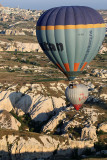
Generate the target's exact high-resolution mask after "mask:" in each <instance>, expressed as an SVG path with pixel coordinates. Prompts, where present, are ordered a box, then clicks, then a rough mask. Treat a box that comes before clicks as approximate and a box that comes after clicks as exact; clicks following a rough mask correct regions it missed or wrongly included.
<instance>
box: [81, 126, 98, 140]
mask: <svg viewBox="0 0 107 160" xmlns="http://www.w3.org/2000/svg"><path fill="white" fill-rule="evenodd" d="M81 139H82V140H93V141H98V139H97V135H96V127H95V126H87V127H85V128H83V129H82V132H81Z"/></svg>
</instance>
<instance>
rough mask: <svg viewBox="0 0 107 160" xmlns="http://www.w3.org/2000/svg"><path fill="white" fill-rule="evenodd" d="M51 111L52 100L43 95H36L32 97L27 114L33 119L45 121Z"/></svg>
mask: <svg viewBox="0 0 107 160" xmlns="http://www.w3.org/2000/svg"><path fill="white" fill-rule="evenodd" d="M52 111H53V104H52V100H51V98H49V97H44V96H43V95H36V96H35V97H34V98H33V101H32V105H31V107H30V108H29V114H30V116H31V118H32V119H33V120H35V121H40V122H43V121H46V120H47V119H48V117H49V115H50V114H51V112H52Z"/></svg>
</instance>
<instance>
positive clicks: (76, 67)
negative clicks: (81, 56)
mask: <svg viewBox="0 0 107 160" xmlns="http://www.w3.org/2000/svg"><path fill="white" fill-rule="evenodd" d="M79 65H80V63H74V71H78V67H79Z"/></svg>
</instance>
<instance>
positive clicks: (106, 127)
mask: <svg viewBox="0 0 107 160" xmlns="http://www.w3.org/2000/svg"><path fill="white" fill-rule="evenodd" d="M100 130H102V131H103V132H107V122H104V123H101V124H100V125H99V127H98V131H100Z"/></svg>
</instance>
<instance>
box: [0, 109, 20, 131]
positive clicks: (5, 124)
mask: <svg viewBox="0 0 107 160" xmlns="http://www.w3.org/2000/svg"><path fill="white" fill-rule="evenodd" d="M20 126H21V124H20V122H19V121H18V120H17V119H16V118H14V117H13V116H12V115H11V114H10V113H9V112H7V111H6V110H3V111H1V112H0V128H3V129H14V130H19V127H20Z"/></svg>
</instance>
